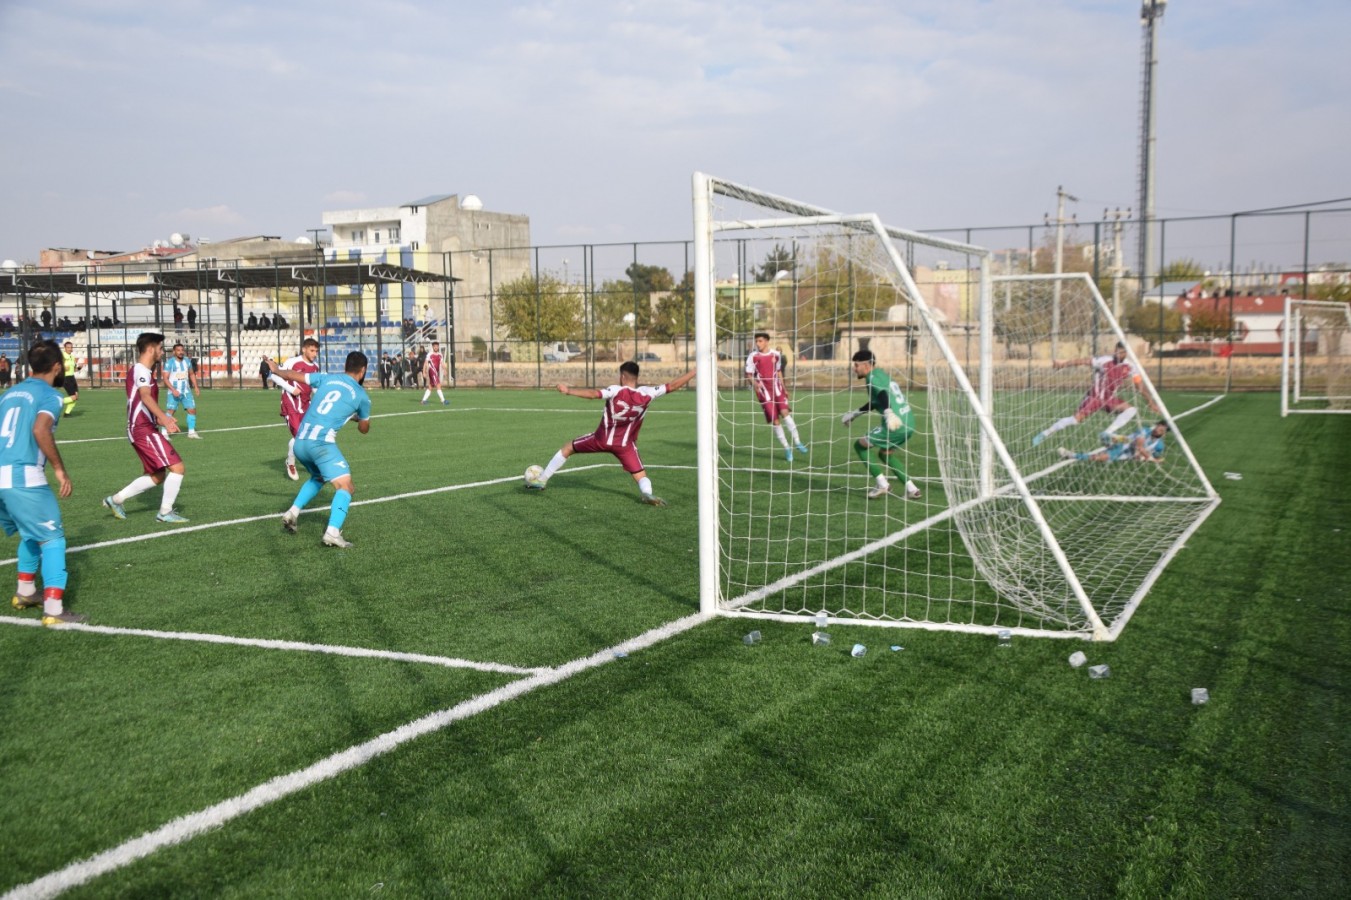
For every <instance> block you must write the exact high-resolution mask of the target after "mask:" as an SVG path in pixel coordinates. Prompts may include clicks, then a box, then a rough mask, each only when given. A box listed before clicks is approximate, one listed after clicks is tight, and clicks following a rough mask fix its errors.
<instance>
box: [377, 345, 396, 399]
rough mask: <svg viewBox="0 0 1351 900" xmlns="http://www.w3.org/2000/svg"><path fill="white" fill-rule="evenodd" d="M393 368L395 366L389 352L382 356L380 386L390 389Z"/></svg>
mask: <svg viewBox="0 0 1351 900" xmlns="http://www.w3.org/2000/svg"><path fill="white" fill-rule="evenodd" d="M393 368H394V366H393V364H392V363H390V361H389V354H388V353H386V354H385V355H384V356H382V357H380V387H381V388H383V389H384V390H389V376H390V372H391V370H392V369H393Z"/></svg>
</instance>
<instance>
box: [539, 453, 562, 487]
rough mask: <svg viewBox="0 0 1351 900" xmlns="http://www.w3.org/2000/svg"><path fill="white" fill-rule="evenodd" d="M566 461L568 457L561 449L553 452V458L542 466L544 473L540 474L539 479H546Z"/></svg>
mask: <svg viewBox="0 0 1351 900" xmlns="http://www.w3.org/2000/svg"><path fill="white" fill-rule="evenodd" d="M567 461H568V458H567V457H566V456H564V455H563V451H562V450H559V451H558V452H557V453H555V454H554V458H553V459H551V460H549V464H548V465H547V466H545V467H544V474H543V475H541V476H540V481H548V480H549V479H550V478H552V477H553V474H554V473H555V472H557V471H558V470H559V469H561V468H563V463H565V462H567Z"/></svg>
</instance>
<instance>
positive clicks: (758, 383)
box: [746, 331, 807, 462]
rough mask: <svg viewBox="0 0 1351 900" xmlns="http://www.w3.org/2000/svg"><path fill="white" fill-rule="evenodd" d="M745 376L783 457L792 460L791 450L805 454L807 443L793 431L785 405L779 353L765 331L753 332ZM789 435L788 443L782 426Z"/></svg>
mask: <svg viewBox="0 0 1351 900" xmlns="http://www.w3.org/2000/svg"><path fill="white" fill-rule="evenodd" d="M746 379H747V380H748V381H750V383H751V385H752V386H753V387H754V388H755V398H756V399H757V400H759V401H760V408H761V409H763V410H764V411H765V421H766V422H768V423H769V424H770V425H772V426H773V427H774V436H775V437H776V438H778V439H779V444H780V445H782V447H783V458H784V459H786V460H788V461H789V462H792V461H793V450H794V449H795V448H796V449H797V452H798V453H801V454H802V455H803V456H806V455H807V445H806V444H804V443H802V438H801V437H799V436H798V433H797V423H796V422H794V421H793V415H792V410H791V409H789V408H788V391H787V390H785V389H784V386H783V354H781V353H779V351H778V350H775V349H774V348H772V347H770V346H769V332H767V331H757V332H756V333H755V349H754V350H752V351H751V352H750V355H749V356H747V357H746ZM785 427H786V428H787V429H788V431H789V433H791V434H792V435H793V445H792V446H789V444H788V436H787V435H785V434H784V428H785Z"/></svg>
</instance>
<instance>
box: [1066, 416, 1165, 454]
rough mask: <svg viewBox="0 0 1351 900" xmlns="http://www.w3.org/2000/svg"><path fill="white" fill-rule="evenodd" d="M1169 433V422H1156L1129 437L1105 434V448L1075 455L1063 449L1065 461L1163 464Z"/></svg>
mask: <svg viewBox="0 0 1351 900" xmlns="http://www.w3.org/2000/svg"><path fill="white" fill-rule="evenodd" d="M1168 432H1169V428H1168V423H1167V422H1163V421H1160V422H1156V423H1154V425H1153V426H1152V427H1148V428H1141V429H1140V430H1139V431H1136V432H1134V433H1132V434H1129V435H1120V434H1107V433H1106V432H1103V435H1102V439H1103V444H1104V447H1103V449H1101V450H1095V451H1094V452H1092V453H1075V452H1074V451H1073V450H1066V449H1065V448H1064V447H1061V448H1060V450H1059V452H1060V456H1061V457H1062V458H1063V459H1073V460H1077V461H1079V462H1152V463H1159V464H1162V463H1163V454H1164V451H1165V450H1167V449H1168V448H1167V446H1166V445H1165V444H1164V440H1163V438H1164V435H1166V434H1167V433H1168Z"/></svg>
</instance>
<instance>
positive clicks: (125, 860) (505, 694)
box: [0, 613, 708, 900]
mask: <svg viewBox="0 0 1351 900" xmlns="http://www.w3.org/2000/svg"><path fill="white" fill-rule="evenodd" d="M707 618H708V617H706V616H704V615H702V614H699V613H696V614H694V615H691V616H686V617H684V618H682V619H677V620H676V621H674V622H670V623H668V624H666V625H662V626H661V627H659V628H654V629H652V630H651V631H648V632H646V633H644V634H640V635H638V636H637V637H633V638H630V639H629V640H627V641H624V642H623V643H621V644H618V645H616V646H614V647H611V648H608V649H606V650H601V651H600V652H598V653H593V654H591V655H590V656H585V657H582V658H580V659H575V660H573V661H571V662H569V663H566V664H564V665H562V666H559V667H558V668H556V669H550V670H546V671H543V672H540V673H538V674H535V675H531V676H529V677H527V678H522V679H520V680H519V681H514V682H512V683H511V684H507V685H503V686H502V687H500V688H497V689H495V690H492V691H489V692H488V693H486V694H480V695H479V696H477V697H471V698H470V699H468V700H465V701H463V702H462V703H458V704H456V705H455V706H452V707H450V708H449V709H444V710H440V711H439V712H434V713H430V714H428V715H426V716H423V717H422V718H420V719H416V720H414V721H412V722H409V723H408V724H407V725H402V726H400V727H398V728H396V729H394V730H393V731H390V732H386V733H385V734H382V735H380V736H379V737H376V738H372V739H371V740H369V741H366V742H365V743H362V744H357V745H356V746H354V747H350V748H348V749H346V750H342V751H340V752H338V753H335V754H333V755H332V756H329V757H328V758H326V759H322V760H320V761H319V762H317V763H314V764H313V765H310V766H307V767H306V768H304V769H299V770H297V771H295V772H291V773H289V774H287V775H279V776H277V777H276V778H273V779H271V780H270V781H266V782H264V783H263V784H260V785H258V786H257V787H255V788H253V789H252V790H249V791H246V792H245V793H243V794H240V795H239V796H237V797H232V798H230V799H228V800H224V801H222V802H220V803H217V804H215V805H213V806H208V807H207V808H205V809H202V810H199V811H198V812H194V813H189V814H187V815H185V816H181V817H180V818H177V819H174V820H173V821H171V822H169V823H167V824H165V825H162V826H161V827H159V828H157V829H155V830H154V831H148V832H146V833H145V834H142V835H141V836H140V837H136V838H133V839H131V840H129V841H127V842H126V843H123V844H120V845H119V846H117V847H113V848H112V849H110V850H105V851H103V852H102V853H99V854H96V855H94V856H91V857H89V858H88V859H85V860H81V861H79V862H76V863H72V864H70V865H68V866H66V867H65V868H63V869H58V870H57V871H55V872H50V873H48V874H46V875H44V876H42V877H41V878H38V879H36V880H34V881H30V882H28V883H27V884H21V885H19V886H18V887H15V888H13V889H12V890H10V891H9V892H8V893H6V894H5V895H4V897H3V898H0V900H20V898H22V900H29V898H40V897H55V896H56V895H58V894H60V893H61V892H63V891H67V890H70V889H71V888H74V887H78V886H80V885H82V884H86V883H88V882H90V881H92V880H93V879H95V878H97V877H99V876H100V875H104V874H107V873H108V872H112V871H115V870H117V869H120V868H123V867H124V866H128V865H130V864H132V863H133V862H135V861H136V860H138V859H143V858H144V857H147V856H149V855H150V854H152V853H154V852H156V851H158V850H161V849H164V848H165V847H172V846H175V845H177V844H181V843H184V842H185V841H188V840H191V839H192V838H194V837H196V836H197V835H199V834H202V833H204V832H207V831H210V830H212V829H215V828H219V827H221V826H222V825H224V824H225V823H227V822H229V821H231V820H232V819H236V818H238V817H240V816H242V815H244V814H246V813H249V812H252V811H254V810H256V809H260V808H261V807H264V806H267V805H268V804H270V803H274V802H276V801H278V800H282V799H284V798H286V797H289V796H290V795H291V794H294V793H296V792H298V791H302V790H305V789H307V788H309V787H312V786H314V785H316V784H318V783H320V782H323V781H327V780H329V779H331V778H335V777H337V776H338V775H340V774H342V773H343V772H346V771H348V770H350V769H354V768H356V767H358V766H361V765H364V764H366V763H368V762H370V761H371V760H373V759H375V758H376V757H378V756H382V755H384V754H386V753H389V752H390V751H391V750H394V749H395V748H397V747H399V746H401V745H403V744H406V743H408V742H409V741H411V740H413V739H415V738H419V737H422V736H423V735H426V734H431V733H433V732H436V731H440V730H441V729H443V728H445V727H447V726H448V725H451V724H453V723H455V722H458V721H461V720H464V719H467V718H469V717H470V716H474V715H477V714H479V713H482V712H487V711H488V710H490V709H492V708H493V707H495V706H498V705H499V704H502V703H505V702H506V701H508V700H514V699H515V698H517V697H521V696H523V695H525V694H528V693H530V692H531V691H534V690H536V689H538V688H542V687H548V686H549V685H553V684H557V683H559V682H560V681H563V680H565V679H568V678H571V677H572V676H574V675H577V674H580V673H582V672H585V671H587V670H589V669H594V668H596V667H597V666H601V665H604V664H605V663H608V662H612V661H614V660H615V659H616V657H617V655H618V654H620V653H623V654H629V653H633V652H636V651H638V650H641V649H644V648H646V647H650V646H652V645H654V644H656V643H658V642H659V641H663V640H666V639H668V638H671V637H675V636H676V635H678V634H681V633H682V632H685V631H688V630H689V629H691V628H693V627H694V626H695V625H698V624H699V623H701V622H704V621H706V620H707Z"/></svg>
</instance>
